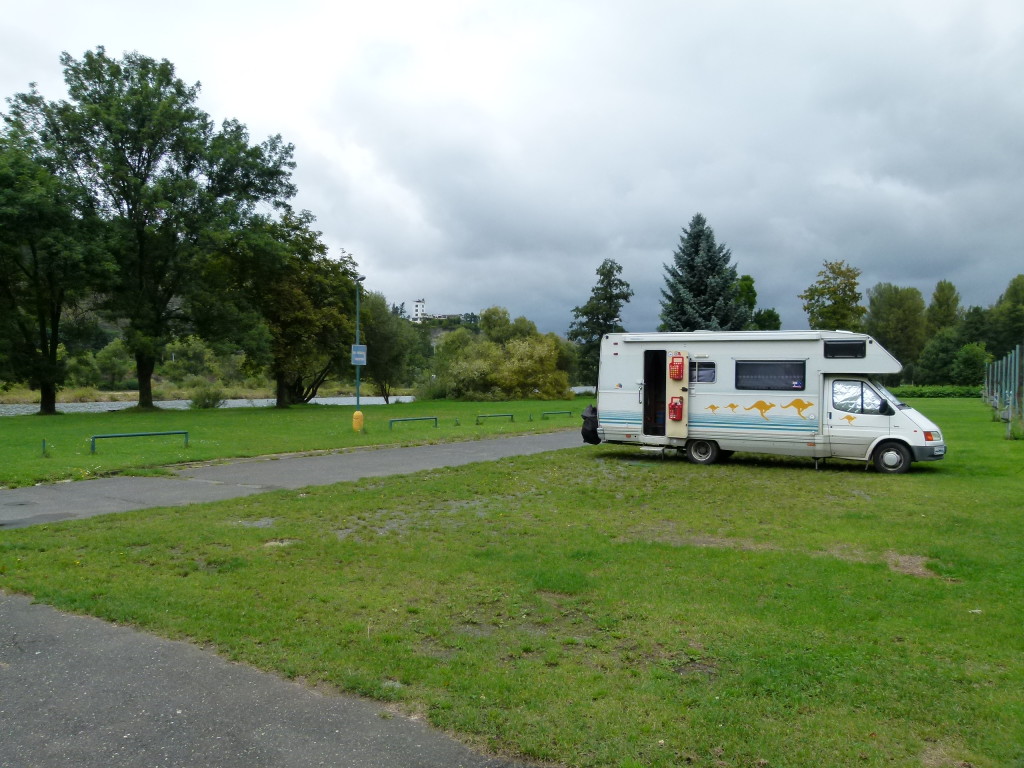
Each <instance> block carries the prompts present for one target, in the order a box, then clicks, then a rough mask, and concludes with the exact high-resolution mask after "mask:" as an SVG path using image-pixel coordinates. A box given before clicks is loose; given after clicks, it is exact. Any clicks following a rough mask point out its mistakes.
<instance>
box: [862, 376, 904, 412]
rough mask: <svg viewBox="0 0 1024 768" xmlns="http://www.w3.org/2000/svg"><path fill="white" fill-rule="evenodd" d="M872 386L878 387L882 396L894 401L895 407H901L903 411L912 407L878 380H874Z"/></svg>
mask: <svg viewBox="0 0 1024 768" xmlns="http://www.w3.org/2000/svg"><path fill="white" fill-rule="evenodd" d="M871 386H873V387H874V388H875V389H877V390H878V391H879V393H880V394H881V395H882V397H884V398H885V399H886V400H888V401H889V402H890V403H892V404H893V405H894V406H895V407H897V408H899V409H900V410H901V411H902V410H906V409H907V408H909V407H910V406H909V405H907V404H906V403H904V402H903V401H901V400H900V399H899V398H898V397H896V395H894V394H893V393H892V392H890V391H889V390H888V389H886V388H885V387H883V386H882V385H881V384H879V383H878V382H877V381H872V382H871Z"/></svg>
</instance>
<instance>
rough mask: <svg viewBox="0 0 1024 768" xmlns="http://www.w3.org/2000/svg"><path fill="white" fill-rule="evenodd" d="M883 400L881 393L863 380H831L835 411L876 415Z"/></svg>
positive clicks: (880, 408) (880, 409) (879, 411)
mask: <svg viewBox="0 0 1024 768" xmlns="http://www.w3.org/2000/svg"><path fill="white" fill-rule="evenodd" d="M883 402H884V401H883V400H882V397H881V395H879V394H878V393H877V392H875V390H873V389H872V388H871V387H869V386H868V385H867V384H865V383H864V382H863V381H833V382H832V405H833V407H835V409H836V410H837V411H846V412H847V413H868V414H875V415H878V414H880V413H881V412H882V403H883Z"/></svg>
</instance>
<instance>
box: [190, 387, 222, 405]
mask: <svg viewBox="0 0 1024 768" xmlns="http://www.w3.org/2000/svg"><path fill="white" fill-rule="evenodd" d="M225 400H227V394H226V393H225V391H224V388H223V387H222V386H220V384H218V383H216V382H213V381H203V380H201V381H198V382H196V383H194V384H193V385H192V386H191V387H190V388H189V404H188V407H189V408H194V409H200V408H220V407H221V406H222V405H224V401H225Z"/></svg>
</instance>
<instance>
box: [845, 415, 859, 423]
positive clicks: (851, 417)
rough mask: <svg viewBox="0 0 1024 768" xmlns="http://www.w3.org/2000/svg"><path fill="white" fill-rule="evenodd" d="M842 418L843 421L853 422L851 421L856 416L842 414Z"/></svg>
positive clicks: (855, 418) (853, 420)
mask: <svg viewBox="0 0 1024 768" xmlns="http://www.w3.org/2000/svg"><path fill="white" fill-rule="evenodd" d="M842 420H843V421H845V422H846V423H847V424H853V422H855V421H856V420H857V417H856V416H850V415H849V414H847V415H846V416H843V418H842Z"/></svg>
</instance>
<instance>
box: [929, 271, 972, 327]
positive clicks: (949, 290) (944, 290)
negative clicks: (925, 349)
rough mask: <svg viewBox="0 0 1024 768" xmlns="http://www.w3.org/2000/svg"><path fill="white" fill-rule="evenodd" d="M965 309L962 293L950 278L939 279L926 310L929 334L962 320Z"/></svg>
mask: <svg viewBox="0 0 1024 768" xmlns="http://www.w3.org/2000/svg"><path fill="white" fill-rule="evenodd" d="M962 315H963V311H962V310H961V308H960V293H959V292H958V291H957V289H956V286H955V285H953V283H951V282H950V281H949V280H939V282H937V283H936V284H935V290H934V291H932V300H931V302H930V303H929V304H928V309H926V310H925V318H926V320H927V321H928V335H929V336H932V335H934V334H936V333H938V332H939V331H941V330H942V329H943V328H951V327H953V326H955V325H956V324H957V323H958V322H960V318H961V316H962Z"/></svg>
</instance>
